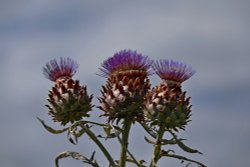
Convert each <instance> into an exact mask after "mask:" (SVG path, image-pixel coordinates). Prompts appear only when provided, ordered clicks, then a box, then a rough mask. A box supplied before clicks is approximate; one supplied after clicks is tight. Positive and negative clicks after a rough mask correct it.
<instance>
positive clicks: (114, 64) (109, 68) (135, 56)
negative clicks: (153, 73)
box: [98, 50, 153, 77]
mask: <svg viewBox="0 0 250 167" xmlns="http://www.w3.org/2000/svg"><path fill="white" fill-rule="evenodd" d="M152 63H153V61H152V60H150V59H149V58H148V57H147V56H142V54H140V53H137V52H136V51H132V50H122V51H120V52H118V53H115V54H114V56H113V57H110V58H108V59H107V60H105V61H104V62H103V63H102V65H101V66H102V67H101V68H99V70H100V73H99V74H98V75H100V76H104V77H107V76H109V75H110V74H112V73H114V72H117V71H125V70H142V71H145V72H149V69H150V67H151V65H152Z"/></svg>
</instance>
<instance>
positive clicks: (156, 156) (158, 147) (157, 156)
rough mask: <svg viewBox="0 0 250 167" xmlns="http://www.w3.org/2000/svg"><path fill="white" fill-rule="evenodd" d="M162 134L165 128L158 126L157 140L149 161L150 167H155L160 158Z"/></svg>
mask: <svg viewBox="0 0 250 167" xmlns="http://www.w3.org/2000/svg"><path fill="white" fill-rule="evenodd" d="M164 132H165V127H164V126H161V125H160V127H159V131H158V133H157V139H156V142H155V145H154V152H153V158H152V160H151V163H150V167H156V164H157V162H158V160H159V159H160V158H161V146H162V144H161V141H162V138H163V135H164Z"/></svg>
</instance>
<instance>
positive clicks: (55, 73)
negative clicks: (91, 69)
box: [43, 57, 78, 81]
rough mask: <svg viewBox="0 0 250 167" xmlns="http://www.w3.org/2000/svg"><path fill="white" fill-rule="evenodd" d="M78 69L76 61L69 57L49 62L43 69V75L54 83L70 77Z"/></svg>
mask: <svg viewBox="0 0 250 167" xmlns="http://www.w3.org/2000/svg"><path fill="white" fill-rule="evenodd" d="M77 68H78V64H77V62H76V61H74V60H72V59H71V58H69V57H66V58H65V57H64V58H63V57H60V61H57V60H56V59H53V60H50V62H48V63H46V66H45V67H43V74H44V76H45V77H46V78H48V79H49V80H51V81H56V80H57V79H58V78H60V77H70V78H71V77H72V76H73V75H74V74H75V73H76V70H77Z"/></svg>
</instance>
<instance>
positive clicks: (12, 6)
mask: <svg viewBox="0 0 250 167" xmlns="http://www.w3.org/2000/svg"><path fill="white" fill-rule="evenodd" d="M249 6H250V2H249V1H247V0H237V1H236V0H235V1H233V0H210V1H203V0H186V1H181V0H180V1H176V0H173V1H170V0H162V1H160V0H159V1H147V0H145V1H142V0H138V1H115V0H105V1H97V0H94V1H91V0H89V1H84V0H71V1H66V0H1V1H0V55H1V56H0V75H1V87H0V91H1V94H0V106H1V111H0V137H1V142H0V166H3V167H44V166H53V165H54V164H53V163H54V157H55V155H56V154H58V153H59V152H61V151H64V150H72V151H79V152H81V153H84V154H85V155H90V154H91V151H93V149H97V148H96V147H95V145H94V144H92V142H91V141H90V140H89V139H88V137H86V136H84V137H82V138H81V139H80V141H79V145H77V146H73V145H72V144H70V143H69V142H68V141H67V137H66V135H65V134H62V135H52V134H49V133H48V132H46V131H45V130H44V128H43V127H42V126H41V125H40V123H39V122H38V121H37V120H36V116H39V117H40V118H42V119H44V120H45V121H46V122H47V123H48V124H50V125H51V126H53V127H55V128H60V126H58V125H57V124H54V123H53V122H52V121H51V119H50V117H49V116H48V115H47V109H46V108H45V106H44V105H45V104H46V103H47V102H46V98H47V91H48V90H49V89H50V87H51V86H53V83H52V82H51V81H49V80H47V79H45V78H44V76H43V75H42V67H43V66H44V64H45V63H46V62H47V61H49V60H50V59H53V58H58V57H60V56H68V57H71V58H73V59H75V60H76V61H78V63H79V64H80V67H79V70H78V72H77V73H76V75H75V76H74V77H75V78H76V79H80V81H81V83H82V84H86V85H88V91H89V93H93V94H94V96H95V100H94V103H95V104H96V105H98V103H97V100H96V97H98V96H100V92H99V89H100V86H101V85H102V84H104V83H105V79H104V78H101V77H99V76H97V75H96V73H97V72H98V67H100V64H101V63H102V61H103V60H105V59H106V58H108V57H110V56H112V55H113V54H114V53H115V52H117V51H119V50H121V49H132V50H137V51H138V52H140V53H143V54H145V55H148V56H150V57H151V58H153V59H164V58H168V59H174V60H179V61H182V62H185V63H187V64H190V65H192V66H193V68H194V69H195V70H196V71H197V73H196V74H195V75H194V76H193V77H192V78H191V79H189V80H188V81H186V82H185V83H184V84H183V89H185V90H187V91H188V94H189V95H190V96H191V97H192V98H191V102H192V104H193V111H192V113H193V115H192V122H190V124H189V126H187V129H186V131H185V132H181V133H180V136H181V137H183V138H187V139H188V141H187V144H189V145H190V146H193V147H195V148H198V149H199V150H200V151H202V152H203V153H204V155H202V156H200V155H192V156H190V157H191V158H193V159H196V160H200V161H202V162H204V163H205V164H207V166H211V167H234V166H249V162H248V161H249V155H250V144H249V141H250V111H249V104H250V89H249V85H250V75H249V73H250V46H249V43H250V21H249V16H250V10H249ZM151 82H152V85H153V86H154V85H156V84H159V79H158V77H156V76H152V77H151ZM98 114H100V111H99V110H97V109H95V110H94V111H93V115H94V116H93V117H94V118H92V119H96V118H95V116H97V115H98ZM99 121H104V119H99ZM97 130H98V129H97ZM143 135H145V133H143V131H142V129H141V128H140V127H139V126H137V125H135V126H134V127H133V129H132V133H131V139H130V143H131V145H130V149H131V150H132V151H134V152H135V154H136V156H137V157H138V158H143V157H145V158H146V160H149V158H150V152H151V150H152V148H151V146H145V144H146V143H145V142H144V141H143ZM107 145H108V146H109V149H110V150H111V152H112V153H113V154H114V156H115V157H118V156H117V154H118V151H117V147H118V145H117V142H116V141H113V142H107ZM177 151H178V153H181V151H180V150H177ZM97 154H98V155H97V156H98V157H99V160H100V162H101V163H103V164H104V165H103V166H106V161H105V159H104V158H103V157H102V156H101V154H100V153H97ZM184 155H185V154H184ZM60 164H61V167H66V166H71V167H79V166H84V165H82V163H81V162H78V161H74V160H72V159H70V158H69V159H65V160H62V161H61V163H60ZM159 166H180V163H179V161H177V160H171V159H165V160H162V161H161V162H160V164H159Z"/></svg>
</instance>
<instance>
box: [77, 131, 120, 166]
mask: <svg viewBox="0 0 250 167" xmlns="http://www.w3.org/2000/svg"><path fill="white" fill-rule="evenodd" d="M81 127H82V128H83V129H84V130H85V132H86V133H87V134H88V136H89V137H90V138H91V139H92V140H93V141H94V142H95V143H96V145H97V146H98V147H99V148H100V150H101V151H102V153H103V154H104V156H105V157H106V158H107V160H108V161H109V163H110V165H111V166H112V167H115V166H116V164H115V162H114V160H113V158H112V157H111V155H110V154H109V152H108V151H107V150H106V148H105V147H104V146H103V145H102V143H101V142H100V141H99V140H98V138H97V137H96V136H95V134H94V133H93V132H92V131H91V130H90V129H89V128H87V127H86V126H81Z"/></svg>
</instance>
